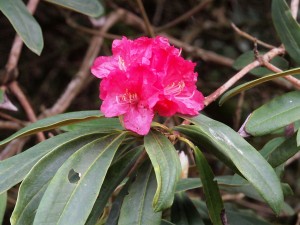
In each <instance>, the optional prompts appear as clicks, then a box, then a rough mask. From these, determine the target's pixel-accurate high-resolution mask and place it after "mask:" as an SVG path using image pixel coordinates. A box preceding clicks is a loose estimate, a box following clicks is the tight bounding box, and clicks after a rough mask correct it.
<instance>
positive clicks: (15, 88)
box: [9, 81, 46, 141]
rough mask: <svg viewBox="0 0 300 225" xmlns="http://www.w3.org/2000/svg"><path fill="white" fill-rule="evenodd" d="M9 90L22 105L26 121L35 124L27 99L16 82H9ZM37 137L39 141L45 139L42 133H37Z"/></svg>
mask: <svg viewBox="0 0 300 225" xmlns="http://www.w3.org/2000/svg"><path fill="white" fill-rule="evenodd" d="M9 88H10V90H11V91H12V92H13V94H14V95H15V96H16V97H17V99H18V100H19V102H20V104H21V105H22V107H23V109H24V110H25V113H26V115H27V117H28V119H29V120H30V121H31V122H36V121H37V117H36V115H35V113H34V111H33V109H32V107H31V105H30V103H29V101H28V99H27V98H26V96H25V95H24V93H23V91H22V90H21V88H20V87H19V85H18V82H16V81H13V82H11V83H10V84H9ZM37 137H38V140H39V141H44V140H45V139H46V138H45V136H44V134H43V133H42V132H39V133H37Z"/></svg>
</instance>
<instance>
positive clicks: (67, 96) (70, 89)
mask: <svg viewBox="0 0 300 225" xmlns="http://www.w3.org/2000/svg"><path fill="white" fill-rule="evenodd" d="M123 16H124V10H116V11H114V12H112V13H111V14H109V16H108V17H107V20H106V23H105V24H104V26H103V27H102V28H101V29H100V30H99V33H100V34H103V33H105V32H106V31H108V30H109V28H111V27H112V26H113V25H114V24H115V23H116V22H117V21H118V20H119V19H121V18H122V17H123ZM102 43H103V37H102V36H99V35H95V36H94V37H93V38H92V39H91V41H90V45H89V48H88V50H87V52H86V54H85V57H84V59H83V62H82V64H81V66H80V69H79V70H78V72H77V74H76V76H75V78H74V79H73V80H72V81H71V82H70V83H69V84H68V86H67V88H66V90H65V91H64V92H63V93H62V95H61V96H60V98H59V99H58V100H57V101H56V103H55V104H54V105H53V106H52V107H51V108H49V109H47V110H45V111H44V112H43V113H42V114H41V115H40V116H39V118H43V117H48V116H53V115H56V114H59V113H62V112H64V111H65V110H66V109H67V108H68V106H69V105H70V104H71V102H72V101H73V99H74V98H75V97H76V96H77V95H78V94H79V93H80V91H81V90H82V88H83V87H84V86H86V85H87V84H88V83H89V82H91V81H92V76H90V67H91V65H92V63H93V60H94V59H95V58H96V56H97V55H98V53H99V50H100V48H101V46H102ZM89 76H90V78H89Z"/></svg>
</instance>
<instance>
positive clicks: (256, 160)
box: [176, 115, 283, 213]
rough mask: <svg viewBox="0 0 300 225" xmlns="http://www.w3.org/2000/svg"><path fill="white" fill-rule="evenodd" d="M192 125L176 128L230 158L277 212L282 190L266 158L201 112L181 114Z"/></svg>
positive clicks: (236, 134)
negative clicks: (188, 115)
mask: <svg viewBox="0 0 300 225" xmlns="http://www.w3.org/2000/svg"><path fill="white" fill-rule="evenodd" d="M184 118H185V119H187V120H190V121H191V122H192V123H194V124H195V125H184V126H180V127H178V128H176V129H177V130H179V131H180V132H182V133H184V134H185V135H187V136H188V137H190V138H191V139H192V140H193V141H194V143H196V144H198V145H199V146H201V147H202V146H204V147H207V148H208V149H209V150H212V149H213V152H214V154H215V155H216V156H217V157H219V159H220V160H222V161H223V158H220V157H223V156H225V157H226V158H225V163H226V160H228V159H230V160H231V162H232V163H233V164H234V165H235V167H236V168H237V169H238V171H239V172H240V173H241V174H242V175H243V176H244V177H245V178H246V179H247V180H248V181H249V182H250V183H251V184H252V185H253V186H254V187H255V188H256V189H257V191H258V192H259V193H260V194H261V195H262V197H263V198H264V199H265V200H266V202H268V204H269V205H270V207H271V208H272V209H273V210H274V212H276V213H279V212H280V210H281V205H282V204H283V193H282V189H281V186H280V182H279V179H278V177H277V175H276V173H275V172H274V170H273V168H272V167H271V166H270V165H269V164H268V163H267V161H266V160H265V159H264V158H263V157H262V156H261V155H260V154H259V153H258V152H257V151H256V149H254V148H253V147H252V146H251V145H250V144H249V143H248V142H247V141H245V140H244V139H243V138H242V137H241V136H240V135H239V134H238V133H236V132H235V131H234V130H232V129H231V128H230V127H228V126H226V125H225V124H222V123H220V122H218V121H215V120H212V119H210V118H208V117H206V116H204V115H199V116H197V117H194V118H188V117H184Z"/></svg>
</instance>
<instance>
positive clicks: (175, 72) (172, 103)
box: [91, 37, 204, 135]
mask: <svg viewBox="0 0 300 225" xmlns="http://www.w3.org/2000/svg"><path fill="white" fill-rule="evenodd" d="M112 52H113V55H112V56H100V57H98V58H97V59H96V60H95V61H94V64H93V66H92V68H91V72H92V74H94V75H95V76H96V77H98V78H102V82H101V84H100V99H102V100H103V103H102V106H101V111H102V112H103V113H104V115H105V116H106V117H114V116H119V117H120V118H121V121H122V122H123V124H124V126H125V128H126V129H129V130H132V131H134V132H136V133H138V134H140V135H145V134H147V133H148V132H149V130H150V126H151V122H152V120H153V117H154V114H155V113H158V114H159V115H161V116H172V115H174V114H175V113H182V114H187V115H197V114H198V111H199V110H201V109H202V108H203V107H204V103H203V102H204V97H203V95H202V94H201V92H199V91H198V90H197V87H196V81H197V73H195V72H194V67H195V64H194V63H192V62H190V61H187V60H184V59H183V58H182V57H181V56H180V51H179V49H177V48H175V47H173V46H171V45H170V44H169V41H168V39H167V38H164V37H156V38H147V37H141V38H138V39H136V40H128V39H127V38H125V37H123V38H122V40H114V42H113V44H112Z"/></svg>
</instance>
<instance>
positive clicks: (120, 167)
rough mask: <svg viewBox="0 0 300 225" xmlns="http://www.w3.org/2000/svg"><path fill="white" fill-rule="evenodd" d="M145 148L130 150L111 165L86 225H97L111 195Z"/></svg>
mask: <svg viewBox="0 0 300 225" xmlns="http://www.w3.org/2000/svg"><path fill="white" fill-rule="evenodd" d="M143 148H144V146H139V147H136V148H134V149H132V150H130V151H129V152H127V153H126V154H125V155H123V156H122V157H121V158H119V159H118V160H117V161H116V162H114V163H113V164H112V165H111V167H110V168H109V170H108V172H107V176H106V177H105V180H104V183H103V185H102V187H101V190H100V193H99V195H98V198H97V200H96V202H95V204H94V208H93V210H92V212H91V214H90V216H89V218H88V221H87V222H86V225H94V224H95V223H96V221H97V220H98V218H99V217H100V215H101V213H102V212H103V209H104V207H105V205H106V203H107V201H108V199H109V198H110V196H111V194H112V193H113V191H114V190H115V189H116V187H117V186H118V185H119V184H120V183H121V181H122V180H124V178H125V177H126V175H127V174H128V172H129V170H130V169H131V167H132V166H133V164H134V163H135V161H136V160H137V158H138V156H139V155H140V154H141V152H142V150H143Z"/></svg>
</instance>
